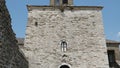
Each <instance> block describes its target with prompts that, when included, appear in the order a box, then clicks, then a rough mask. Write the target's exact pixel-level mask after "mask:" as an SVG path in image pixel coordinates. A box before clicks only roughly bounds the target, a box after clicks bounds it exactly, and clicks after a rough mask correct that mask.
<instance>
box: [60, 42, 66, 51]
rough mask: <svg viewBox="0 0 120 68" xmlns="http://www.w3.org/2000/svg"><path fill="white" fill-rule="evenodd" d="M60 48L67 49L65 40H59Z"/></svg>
mask: <svg viewBox="0 0 120 68" xmlns="http://www.w3.org/2000/svg"><path fill="white" fill-rule="evenodd" d="M61 50H62V51H64V52H65V51H67V42H66V41H65V40H62V41H61Z"/></svg>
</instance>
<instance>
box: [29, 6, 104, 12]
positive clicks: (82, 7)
mask: <svg viewBox="0 0 120 68" xmlns="http://www.w3.org/2000/svg"><path fill="white" fill-rule="evenodd" d="M60 8H64V9H66V10H102V9H103V7H102V6H47V5H46V6H39V5H27V9H28V11H31V10H33V9H37V10H38V9H39V10H58V9H60Z"/></svg>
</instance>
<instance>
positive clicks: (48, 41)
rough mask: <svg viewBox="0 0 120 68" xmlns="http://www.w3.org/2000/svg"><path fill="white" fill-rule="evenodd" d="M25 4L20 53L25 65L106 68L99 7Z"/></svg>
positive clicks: (54, 0) (67, 0)
mask: <svg viewBox="0 0 120 68" xmlns="http://www.w3.org/2000/svg"><path fill="white" fill-rule="evenodd" d="M72 4H73V0H51V1H50V6H35V5H28V6H27V8H28V24H27V30H26V38H25V46H24V48H25V49H24V50H23V51H24V53H25V55H26V57H27V58H28V61H29V68H109V66H108V58H107V50H106V43H105V37H104V28H103V22H102V13H101V10H102V7H101V6H72Z"/></svg>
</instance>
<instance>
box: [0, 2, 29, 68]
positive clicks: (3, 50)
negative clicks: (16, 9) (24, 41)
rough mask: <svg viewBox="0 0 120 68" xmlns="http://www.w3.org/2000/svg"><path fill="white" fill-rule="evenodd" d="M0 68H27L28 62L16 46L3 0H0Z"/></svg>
mask: <svg viewBox="0 0 120 68" xmlns="http://www.w3.org/2000/svg"><path fill="white" fill-rule="evenodd" d="M0 68H28V62H27V60H26V59H25V57H24V55H23V54H22V52H20V50H19V47H18V45H17V40H16V37H15V33H14V32H13V30H12V26H11V18H10V15H9V12H8V10H7V8H6V5H5V0H0Z"/></svg>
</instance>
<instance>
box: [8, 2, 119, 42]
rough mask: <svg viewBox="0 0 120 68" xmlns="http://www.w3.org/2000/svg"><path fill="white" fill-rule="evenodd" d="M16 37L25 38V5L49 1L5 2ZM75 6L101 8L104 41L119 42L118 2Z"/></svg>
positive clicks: (45, 3) (83, 3) (26, 15)
mask: <svg viewBox="0 0 120 68" xmlns="http://www.w3.org/2000/svg"><path fill="white" fill-rule="evenodd" d="M6 5H7V7H8V10H9V13H10V15H11V18H12V28H13V30H14V32H15V33H16V37H25V30H26V24H27V18H28V12H27V7H26V5H49V0H6ZM74 5H75V6H103V7H104V8H103V10H102V14H103V23H104V29H105V30H104V32H105V37H106V39H110V40H116V41H120V7H119V6H120V0H74Z"/></svg>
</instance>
